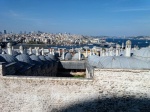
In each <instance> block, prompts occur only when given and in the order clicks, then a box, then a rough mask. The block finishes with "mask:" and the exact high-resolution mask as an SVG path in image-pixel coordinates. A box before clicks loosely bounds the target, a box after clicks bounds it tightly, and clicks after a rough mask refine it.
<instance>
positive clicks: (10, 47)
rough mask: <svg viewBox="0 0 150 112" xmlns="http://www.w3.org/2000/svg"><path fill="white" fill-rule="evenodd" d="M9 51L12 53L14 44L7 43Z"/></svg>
mask: <svg viewBox="0 0 150 112" xmlns="http://www.w3.org/2000/svg"><path fill="white" fill-rule="evenodd" d="M7 51H8V54H9V55H12V44H11V43H7Z"/></svg>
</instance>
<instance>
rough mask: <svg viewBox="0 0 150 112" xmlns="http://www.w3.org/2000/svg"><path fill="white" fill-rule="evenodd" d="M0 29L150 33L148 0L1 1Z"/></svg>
mask: <svg viewBox="0 0 150 112" xmlns="http://www.w3.org/2000/svg"><path fill="white" fill-rule="evenodd" d="M0 4H1V10H0V26H1V27H0V31H4V30H7V31H8V32H11V31H13V32H20V31H27V32H29V31H38V30H40V31H44V32H52V33H57V32H68V33H72V34H83V35H107V36H114V35H115V36H122V35H127V36H131V35H132V36H134V35H135V36H136V35H150V32H149V29H150V25H149V24H150V16H149V13H150V8H149V5H150V1H149V0H132V1H131V0H101V1H98V0H94V1H92V0H82V1H81V0H76V1H75V0H74V1H73V0H64V1H61V0H55V1H54V0H49V1H48V0H45V1H42V0H15V1H12V0H1V1H0Z"/></svg>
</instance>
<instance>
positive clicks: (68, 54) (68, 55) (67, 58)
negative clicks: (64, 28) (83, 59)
mask: <svg viewBox="0 0 150 112" xmlns="http://www.w3.org/2000/svg"><path fill="white" fill-rule="evenodd" d="M71 59H72V55H71V53H70V52H67V53H65V60H71Z"/></svg>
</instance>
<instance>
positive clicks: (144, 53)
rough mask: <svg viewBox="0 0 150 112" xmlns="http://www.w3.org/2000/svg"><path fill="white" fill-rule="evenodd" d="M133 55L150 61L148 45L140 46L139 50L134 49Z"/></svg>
mask: <svg viewBox="0 0 150 112" xmlns="http://www.w3.org/2000/svg"><path fill="white" fill-rule="evenodd" d="M133 57H135V58H137V59H141V60H145V61H150V47H145V48H141V49H140V50H135V51H134V53H133Z"/></svg>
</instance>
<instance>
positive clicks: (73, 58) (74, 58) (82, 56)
mask: <svg viewBox="0 0 150 112" xmlns="http://www.w3.org/2000/svg"><path fill="white" fill-rule="evenodd" d="M84 58H85V57H84V55H83V54H81V59H84ZM78 59H79V53H75V54H74V56H73V57H72V60H78Z"/></svg>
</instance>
